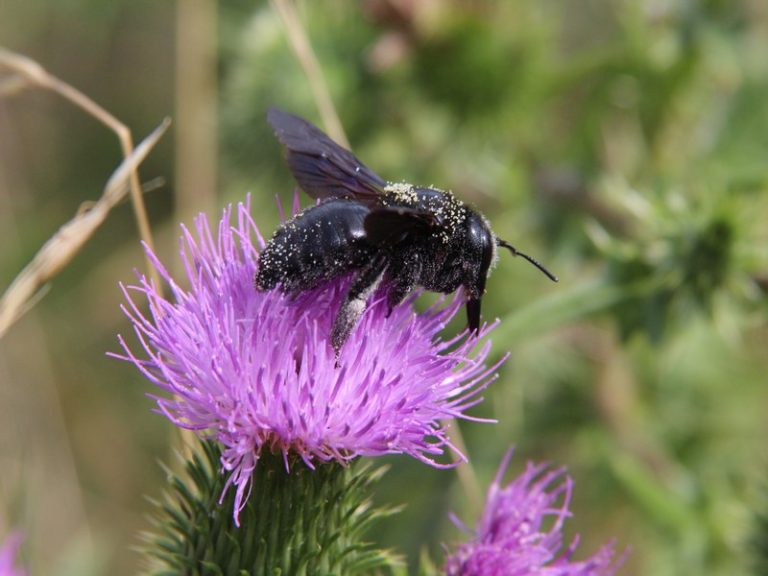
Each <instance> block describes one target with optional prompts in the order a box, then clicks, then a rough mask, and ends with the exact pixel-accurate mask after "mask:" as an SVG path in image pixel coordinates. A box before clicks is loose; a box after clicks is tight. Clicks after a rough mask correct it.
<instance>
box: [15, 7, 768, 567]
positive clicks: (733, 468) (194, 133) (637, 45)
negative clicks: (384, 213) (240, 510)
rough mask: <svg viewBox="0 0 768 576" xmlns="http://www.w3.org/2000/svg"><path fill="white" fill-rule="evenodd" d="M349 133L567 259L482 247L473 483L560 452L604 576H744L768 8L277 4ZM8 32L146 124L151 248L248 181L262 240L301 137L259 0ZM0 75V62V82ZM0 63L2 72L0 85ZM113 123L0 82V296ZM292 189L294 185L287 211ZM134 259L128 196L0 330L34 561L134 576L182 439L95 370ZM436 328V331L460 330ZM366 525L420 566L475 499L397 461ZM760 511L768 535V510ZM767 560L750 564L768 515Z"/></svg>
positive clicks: (103, 369) (65, 14)
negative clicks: (286, 158) (484, 373)
mask: <svg viewBox="0 0 768 576" xmlns="http://www.w3.org/2000/svg"><path fill="white" fill-rule="evenodd" d="M298 8H299V15H300V19H301V22H302V23H303V24H304V25H305V26H306V30H307V33H308V35H309V38H310V40H311V42H312V45H313V48H314V52H315V55H316V57H317V58H318V60H319V62H320V66H321V68H322V71H323V73H324V75H325V78H326V81H327V83H328V87H329V90H330V94H331V97H332V99H333V102H334V103H335V105H336V107H337V109H338V110H339V115H340V117H341V120H342V123H343V125H344V127H345V128H346V130H347V133H348V136H349V139H350V141H351V142H352V145H353V149H354V150H355V151H356V153H357V154H358V156H360V157H361V158H362V159H363V160H364V161H365V162H366V163H367V164H369V165H370V166H371V167H372V168H374V169H375V170H376V171H377V172H378V173H379V174H381V175H382V176H383V177H385V178H389V179H392V180H407V181H412V182H415V183H422V184H435V185H439V186H440V187H443V188H449V189H452V190H454V191H455V192H456V193H457V194H458V195H459V196H460V197H461V198H462V199H464V200H467V201H469V202H471V203H472V204H473V205H475V206H476V207H477V208H478V209H480V210H481V211H483V212H484V213H486V214H487V215H488V216H489V218H490V219H491V221H492V223H493V226H494V229H495V231H496V233H497V234H499V236H501V237H503V238H505V239H506V240H508V241H509V242H511V243H512V244H514V245H515V246H517V247H519V248H520V249H521V250H524V251H526V252H528V253H530V254H533V255H535V256H537V257H538V258H540V259H541V260H542V261H543V262H544V263H545V264H546V265H547V266H549V267H550V268H551V269H552V270H553V271H555V272H556V273H557V274H558V275H559V276H560V283H559V284H557V285H555V284H551V283H549V282H548V281H547V280H546V279H545V278H544V277H543V276H541V275H540V274H539V273H538V272H537V271H536V270H535V269H534V268H533V267H531V266H529V265H527V264H525V263H524V262H522V261H520V260H514V259H512V258H510V257H508V255H502V256H501V261H500V262H499V265H498V267H497V269H496V270H495V271H494V273H493V275H492V277H491V279H490V280H489V284H488V290H489V293H488V296H487V298H486V300H485V301H484V314H485V317H486V318H488V319H492V318H495V317H499V318H501V326H500V327H499V328H498V329H497V330H496V333H495V335H494V337H493V341H494V350H495V352H494V354H495V355H496V357H498V356H499V355H501V354H503V353H504V352H505V351H508V350H509V351H511V352H512V357H511V359H510V361H509V362H507V364H506V365H505V367H504V369H503V370H502V372H501V374H500V378H499V380H498V381H497V382H495V383H494V384H493V385H492V387H491V388H490V389H489V390H488V391H487V393H486V395H485V396H486V401H485V403H484V404H483V405H482V406H481V407H479V408H476V409H475V410H474V411H473V414H475V415H477V416H484V417H492V418H496V419H498V421H499V423H498V424H496V425H491V424H472V423H470V424H462V426H461V429H462V432H463V434H464V437H465V440H466V443H467V448H468V452H469V456H470V458H471V461H472V465H473V467H474V470H475V472H476V474H477V476H478V478H479V480H480V483H481V486H482V488H481V489H482V491H483V492H484V490H485V486H486V485H487V483H488V481H489V480H490V478H491V477H492V475H493V473H494V472H495V470H496V467H497V466H498V462H499V461H500V459H501V456H502V455H503V453H504V451H505V450H506V449H507V448H508V447H509V446H510V445H512V444H514V445H516V447H517V452H516V456H515V458H514V460H513V466H512V468H513V470H514V471H518V470H520V469H521V468H522V466H523V465H524V462H525V460H526V459H533V460H548V461H551V462H553V463H554V464H556V465H566V466H567V467H568V468H569V471H570V473H571V474H572V475H573V477H574V479H575V481H576V490H575V501H574V505H573V509H574V512H575V518H574V519H572V520H571V522H570V523H569V524H570V526H569V528H568V530H567V534H568V535H569V536H572V535H574V534H575V533H576V532H578V533H580V534H581V535H582V543H581V547H580V551H581V554H582V556H581V557H584V556H585V555H586V554H587V553H589V552H591V551H593V550H595V549H596V548H597V547H598V546H599V545H600V544H601V543H602V542H604V541H605V540H607V539H609V538H612V537H615V538H616V539H617V546H618V548H619V549H624V547H626V546H631V548H632V550H631V555H630V556H629V558H628V560H627V562H626V564H625V566H624V568H623V569H622V570H621V571H620V573H621V574H635V575H654V576H664V575H673V574H682V573H687V574H713V575H720V574H722V575H732V574H742V573H747V572H748V571H750V570H751V571H753V573H755V574H765V573H768V572H766V570H768V568H766V566H768V565H767V564H763V565H762V568H760V567H755V563H758V564H757V565H758V566H759V560H760V557H761V555H760V550H761V547H760V546H759V545H757V546H756V545H755V542H756V541H760V540H761V537H760V532H759V531H757V530H756V526H758V525H759V523H758V522H757V521H756V519H755V513H756V512H759V510H760V507H761V506H762V508H763V511H765V508H766V503H767V502H768V498H766V490H765V486H764V484H765V472H766V470H768V460H767V459H766V456H768V449H767V448H766V442H765V438H766V432H767V430H766V428H767V427H768V419H767V418H766V409H767V408H768V391H767V390H766V372H767V371H768V354H767V353H766V351H767V350H768V331H767V330H766V290H768V250H767V249H766V246H767V245H766V240H768V226H767V223H768V165H767V164H766V159H767V158H768V59H766V54H768V4H766V2H765V1H764V0H698V1H697V0H667V1H664V0H645V1H643V0H636V1H630V0H624V1H617V0H581V1H579V2H573V1H569V0H509V1H506V2H493V1H491V0H487V1H477V0H476V1H469V0H465V1H461V0H443V1H440V0H423V1H416V0H365V1H362V2H342V1H341V0H335V1H327V2H308V1H307V2H301V3H299V4H298ZM0 45H2V46H5V47H6V48H8V49H11V50H14V51H16V52H20V53H23V54H25V55H28V56H30V57H32V58H34V59H36V60H37V61H39V62H40V63H41V64H42V65H43V66H45V67H46V68H47V69H48V70H49V71H50V72H52V73H53V74H55V75H57V76H58V77H60V78H62V79H64V80H66V81H67V82H69V83H71V84H73V85H74V86H76V87H77V88H79V89H80V90H82V91H83V92H84V93H86V94H88V95H89V96H90V97H92V98H93V99H94V100H95V101H97V102H99V103H100V104H102V105H103V106H104V107H105V108H107V109H108V110H110V111H111V112H112V113H113V114H114V115H115V116H117V117H118V118H119V119H121V120H122V121H123V122H124V123H126V124H127V125H128V126H129V127H130V128H131V129H132V130H133V133H134V136H135V138H136V139H137V140H138V139H141V138H142V137H143V136H144V135H146V134H147V133H148V132H149V131H150V130H151V129H152V128H153V127H154V126H156V125H157V124H158V123H159V121H160V120H161V119H162V118H163V117H164V116H171V117H173V119H174V126H173V127H172V129H171V132H170V133H169V134H168V135H166V137H165V138H164V139H163V141H162V142H161V143H160V145H159V146H158V148H157V149H156V150H155V151H153V153H152V154H151V156H150V157H149V159H148V160H147V161H146V162H145V163H144V164H143V165H142V167H141V174H142V177H143V179H145V180H148V179H150V178H154V177H157V176H161V177H163V178H164V179H165V181H166V185H165V186H164V187H162V188H161V189H159V190H155V191H153V192H151V193H148V194H147V195H146V202H147V205H148V210H149V212H150V216H151V221H152V227H153V231H154V234H155V236H156V239H155V240H156V243H157V247H158V251H159V252H160V254H161V255H163V257H164V258H165V261H166V262H171V261H173V258H174V257H175V254H176V250H177V245H178V244H177V237H178V223H179V222H180V221H186V222H189V220H190V219H191V217H192V215H193V214H194V213H196V212H199V211H206V212H208V213H210V214H212V215H215V214H218V212H219V210H220V209H221V207H222V206H224V205H225V204H226V203H228V202H237V201H240V200H242V199H243V198H244V196H245V194H246V193H247V192H251V193H252V194H253V203H254V214H255V216H256V220H257V222H258V223H259V224H260V226H261V227H262V229H263V230H264V231H265V232H267V233H268V232H271V230H272V229H273V228H274V227H275V225H276V223H277V213H276V211H275V209H274V196H275V195H276V194H277V195H279V196H280V197H281V198H283V200H286V199H288V198H289V197H290V194H291V190H292V188H293V182H292V180H291V179H290V176H289V174H288V171H287V169H286V167H285V165H284V163H283V162H282V160H281V158H280V150H279V148H278V145H277V143H276V141H275V139H274V137H273V136H272V135H271V132H270V130H269V128H268V126H267V125H266V123H265V121H264V113H265V110H266V108H267V107H268V106H270V105H278V106H280V107H282V108H284V109H287V110H290V111H293V112H296V113H298V114H301V115H303V116H305V117H307V118H309V119H311V120H313V121H315V122H317V123H320V117H319V115H318V110H317V106H316V104H315V98H314V97H313V95H312V92H311V90H310V87H309V83H308V81H307V78H306V76H305V74H304V73H303V71H302V69H301V66H300V65H299V63H298V62H297V60H296V58H295V56H294V54H293V52H292V51H291V48H290V45H289V43H288V41H287V39H286V33H285V28H284V27H283V25H282V23H281V20H280V18H279V17H278V16H277V14H276V13H275V11H274V10H273V9H272V7H271V6H270V5H269V4H268V3H265V2H256V1H250V2H249V1H245V0H228V1H222V2H219V3H215V2H212V1H211V0H178V1H177V2H158V1H156V0H131V1H128V0H109V1H104V0H62V1H59V2H49V1H45V0H3V2H2V3H0ZM1 73H2V71H0V74H1ZM0 78H2V76H0ZM120 157H121V156H120V149H119V146H118V144H117V141H116V139H115V137H114V135H113V134H112V133H110V132H108V131H107V130H105V129H104V128H103V127H102V126H100V125H98V124H97V123H96V122H95V121H94V120H93V119H92V118H90V117H88V116H86V115H84V114H83V113H82V112H81V111H79V110H77V109H75V108H73V107H72V106H71V105H70V104H68V103H66V102H64V101H62V100H61V99H60V98H58V97H57V96H55V95H53V94H51V93H47V92H42V91H40V90H26V91H21V92H16V93H14V94H6V95H5V97H3V98H2V99H0V288H1V289H4V288H5V287H6V286H7V285H8V284H10V282H11V281H12V279H13V278H14V277H15V275H16V274H17V273H18V272H19V270H20V269H21V268H22V267H23V266H24V264H25V263H26V262H27V261H29V259H30V258H31V257H32V256H33V255H34V254H35V252H36V251H37V249H38V248H39V247H40V246H41V245H42V244H43V243H44V242H45V240H46V239H47V238H48V237H50V235H51V234H53V233H54V232H55V231H56V230H57V228H58V227H59V226H60V225H61V224H63V223H64V222H65V221H66V220H68V219H69V218H70V217H71V216H72V215H73V214H74V213H75V212H76V210H77V209H78V207H79V206H80V204H81V203H83V202H85V201H87V200H93V199H96V198H97V197H98V196H99V194H100V193H101V189H102V186H103V184H104V182H105V181H106V179H107V178H108V177H109V175H110V173H111V172H112V170H113V169H114V167H115V166H116V165H117V163H118V162H119V161H120ZM307 203H308V202H306V198H305V205H306V204H307ZM143 267H144V261H143V257H142V251H141V248H140V245H139V240H138V234H137V232H136V225H135V222H134V218H133V214H132V211H131V207H130V205H129V203H127V202H125V203H123V204H122V205H121V206H119V207H117V208H116V209H115V210H114V211H113V212H112V213H111V215H110V217H109V219H108V220H107V222H106V224H105V225H104V226H103V227H102V228H101V229H100V230H99V231H98V233H97V234H96V235H95V237H93V238H92V239H91V241H90V242H88V244H87V245H86V246H85V247H84V249H83V250H82V251H81V252H80V254H79V255H78V256H77V258H76V259H75V260H74V261H73V262H72V263H71V264H70V265H69V266H68V267H67V268H66V269H64V270H63V271H62V272H61V273H60V274H59V275H58V276H57V277H56V278H55V279H54V281H53V283H52V286H51V290H50V292H49V293H48V294H47V295H46V296H45V298H43V299H42V301H40V302H39V304H37V306H35V307H34V309H33V310H32V311H31V312H29V313H28V314H27V315H26V316H25V317H24V318H23V319H22V320H21V321H19V322H18V323H17V324H16V325H15V326H14V327H13V328H12V329H11V330H10V332H9V333H8V334H7V335H6V336H5V337H4V338H3V339H2V340H0V538H1V537H3V536H4V535H5V534H6V533H7V531H8V530H9V529H10V528H11V526H18V527H19V528H21V529H23V530H24V531H25V532H26V535H27V537H26V543H25V548H24V557H25V562H26V563H27V564H28V566H29V567H30V568H31V570H32V573H33V574H54V575H64V574H77V575H90V574H94V575H96V574H105V573H109V574H112V575H114V576H118V575H122V574H133V573H135V571H136V570H137V568H138V567H139V566H140V559H139V556H138V555H137V553H136V552H134V551H133V550H132V548H133V547H135V546H136V545H137V544H138V543H139V539H138V536H137V534H138V532H139V531H140V530H141V529H143V528H147V526H148V524H147V521H146V519H145V517H144V514H145V512H146V511H147V510H148V509H149V506H148V504H147V502H146V500H145V496H150V497H153V496H154V497H156V496H158V495H159V493H160V491H161V490H162V489H163V479H164V475H163V473H162V471H161V468H160V466H159V465H158V463H157V461H158V460H165V461H167V460H168V459H169V458H170V454H171V452H172V450H173V445H174V443H175V442H176V437H175V434H174V432H173V431H172V430H171V426H170V424H169V423H168V422H166V420H165V419H164V418H162V417H159V416H157V415H154V414H152V413H151V412H150V410H151V408H152V405H153V404H152V402H151V400H150V399H148V398H146V397H145V394H146V393H148V392H151V388H150V386H149V384H148V383H147V382H145V381H144V380H142V379H141V378H140V376H139V374H138V372H137V371H136V370H134V369H133V368H131V367H130V366H128V365H127V364H125V363H121V362H117V361H115V360H111V359H109V358H107V357H106V356H105V352H107V351H115V350H116V349H117V343H116V334H117V333H128V332H129V330H130V328H129V326H128V322H127V321H126V319H125V318H124V317H123V315H122V314H121V312H120V309H119V305H120V303H121V300H122V298H121V295H120V292H119V290H118V287H117V284H118V282H119V281H124V282H126V281H127V282H130V281H132V279H133V278H134V276H133V270H134V269H140V270H142V269H143ZM459 328H460V326H459V325H457V326H456V329H459ZM387 461H388V463H389V464H391V466H392V469H391V471H390V472H389V473H388V474H387V476H386V477H385V479H384V481H383V482H382V484H381V485H380V490H379V492H378V494H377V499H379V500H380V501H381V502H387V503H400V502H402V503H405V504H407V508H406V510H405V511H404V512H403V513H402V514H400V515H399V516H397V517H394V518H392V519H391V520H388V521H387V522H386V523H385V524H383V525H382V527H381V530H380V531H379V532H376V533H374V534H371V538H372V539H374V540H376V541H377V542H379V543H381V544H382V545H390V546H395V547H397V548H399V549H400V550H401V551H403V552H404V553H406V554H407V555H408V557H409V559H410V560H411V563H412V565H413V566H415V565H416V559H417V558H418V556H419V554H420V553H421V551H422V549H426V550H428V551H429V553H430V554H431V555H432V557H433V558H435V559H436V561H438V562H440V561H442V557H443V552H442V549H441V547H440V543H441V542H451V541H455V540H458V539H459V538H460V537H461V535H460V533H459V532H458V530H456V528H455V527H453V525H452V524H451V523H450V522H449V520H448V516H447V513H448V511H454V512H456V513H457V514H458V515H459V516H461V517H462V518H464V519H465V520H466V521H467V522H468V523H473V522H474V520H475V519H476V518H477V515H478V513H479V510H478V507H477V502H476V501H475V500H474V499H473V498H472V497H470V496H469V495H468V494H466V493H465V490H464V488H463V487H462V486H461V485H460V484H459V482H458V480H457V476H456V474H455V473H453V472H446V471H440V470H433V469H430V468H427V467H425V466H424V465H421V464H418V463H415V462H411V461H409V459H407V458H391V459H387ZM763 526H764V527H765V526H768V521H766V522H764V524H763ZM762 542H764V544H763V547H762V550H763V553H764V558H765V559H766V561H768V551H766V550H768V544H766V543H768V530H766V531H765V532H764V533H763V536H762Z"/></svg>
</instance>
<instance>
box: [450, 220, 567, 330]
mask: <svg viewBox="0 0 768 576" xmlns="http://www.w3.org/2000/svg"><path fill="white" fill-rule="evenodd" d="M497 246H502V247H503V248H507V249H508V250H509V251H510V252H512V255H513V256H521V257H522V258H524V259H525V260H527V261H528V262H530V263H531V264H533V265H534V266H536V268H538V269H539V270H540V271H541V272H542V273H543V274H545V275H546V276H547V277H548V278H549V279H550V280H552V281H553V282H557V276H555V275H554V274H552V272H550V271H549V270H547V269H546V268H545V267H544V266H543V265H542V264H541V263H540V262H539V261H538V260H536V259H535V258H532V257H531V256H528V255H527V254H523V253H522V252H520V251H519V250H517V249H516V248H515V247H514V246H512V245H511V244H509V243H508V242H506V241H504V240H502V239H501V238H498V237H497V236H495V235H494V234H493V232H491V229H490V226H489V225H488V223H487V222H486V220H485V218H483V217H482V216H480V215H479V214H475V213H471V214H469V215H468V217H467V236H466V245H465V251H464V254H465V261H464V272H465V279H464V288H465V290H466V291H467V324H468V326H469V329H470V331H472V332H476V331H477V330H479V329H480V300H481V298H482V297H483V294H484V293H485V281H486V279H487V278H488V272H489V270H490V269H491V266H492V264H493V262H494V260H495V259H496V247H497Z"/></svg>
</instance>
